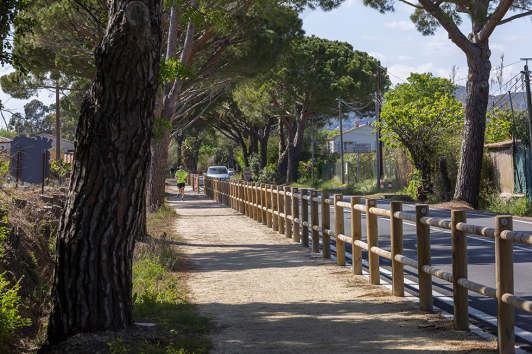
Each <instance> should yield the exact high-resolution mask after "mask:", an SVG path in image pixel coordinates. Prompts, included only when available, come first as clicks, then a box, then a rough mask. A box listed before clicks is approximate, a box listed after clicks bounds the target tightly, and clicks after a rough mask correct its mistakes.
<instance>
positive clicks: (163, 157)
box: [147, 129, 170, 212]
mask: <svg viewBox="0 0 532 354" xmlns="http://www.w3.org/2000/svg"><path fill="white" fill-rule="evenodd" d="M169 145H170V132H169V131H168V130H167V129H165V131H164V134H163V136H162V137H160V138H158V139H157V140H156V141H155V144H154V145H153V146H152V147H151V151H150V154H151V163H150V170H149V174H148V191H149V193H148V203H147V204H148V210H149V211H151V212H153V211H156V210H158V209H159V208H160V207H161V206H162V205H163V203H164V191H165V182H166V181H165V180H166V165H167V162H168V146H169Z"/></svg>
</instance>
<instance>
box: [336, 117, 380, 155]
mask: <svg viewBox="0 0 532 354" xmlns="http://www.w3.org/2000/svg"><path fill="white" fill-rule="evenodd" d="M374 129H375V128H374V127H373V126H372V125H369V124H363V125H360V126H358V124H355V127H354V128H352V129H349V130H346V131H344V133H343V140H344V150H345V149H346V147H347V146H348V145H353V144H371V150H376V149H377V136H376V135H371V133H372V132H373V130H374ZM327 144H328V150H329V152H330V153H334V152H340V134H336V135H333V136H331V137H329V138H327Z"/></svg>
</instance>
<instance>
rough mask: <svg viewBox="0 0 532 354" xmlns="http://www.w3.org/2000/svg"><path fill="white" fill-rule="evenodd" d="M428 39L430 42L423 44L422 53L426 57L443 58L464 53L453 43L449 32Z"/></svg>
mask: <svg viewBox="0 0 532 354" xmlns="http://www.w3.org/2000/svg"><path fill="white" fill-rule="evenodd" d="M425 38H427V37H425ZM428 38H430V39H429V40H428V41H426V42H424V43H422V44H421V49H422V50H421V52H422V53H423V54H425V55H426V56H438V57H440V58H441V57H452V56H456V55H460V54H462V51H461V50H460V49H459V48H458V47H457V46H456V44H454V43H453V42H451V40H450V39H449V37H448V35H447V32H445V33H436V34H435V35H434V36H431V37H428Z"/></svg>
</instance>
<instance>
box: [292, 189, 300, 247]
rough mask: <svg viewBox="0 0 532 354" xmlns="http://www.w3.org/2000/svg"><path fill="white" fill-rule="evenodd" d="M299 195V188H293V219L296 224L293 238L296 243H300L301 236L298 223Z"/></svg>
mask: <svg viewBox="0 0 532 354" xmlns="http://www.w3.org/2000/svg"><path fill="white" fill-rule="evenodd" d="M296 194H297V188H292V217H293V218H294V220H293V221H294V222H293V223H292V224H293V225H294V229H293V232H292V238H293V239H294V242H299V241H300V236H299V235H300V234H299V224H300V223H298V222H296V219H299V199H298V198H297V197H296Z"/></svg>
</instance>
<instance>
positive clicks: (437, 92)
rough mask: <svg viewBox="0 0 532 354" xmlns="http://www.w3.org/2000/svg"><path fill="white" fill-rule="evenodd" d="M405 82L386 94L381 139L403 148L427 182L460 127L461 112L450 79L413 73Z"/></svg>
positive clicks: (460, 105) (460, 106) (461, 109)
mask: <svg viewBox="0 0 532 354" xmlns="http://www.w3.org/2000/svg"><path fill="white" fill-rule="evenodd" d="M407 80H408V83H404V84H399V85H397V86H396V87H395V88H394V89H391V90H389V91H388V92H387V93H386V95H385V103H384V105H383V107H382V119H383V120H382V122H381V123H380V127H381V129H382V134H383V140H385V141H386V142H387V143H388V144H389V145H392V146H394V145H397V144H400V145H401V146H402V147H403V148H404V149H406V150H407V151H408V153H409V157H410V160H411V162H412V164H413V165H414V167H415V168H416V169H417V170H418V171H419V173H420V176H419V177H420V179H426V180H429V181H430V180H431V178H432V176H431V174H432V172H433V170H434V167H435V163H436V161H437V160H438V159H439V157H440V156H441V153H442V149H443V146H444V145H445V144H446V142H447V140H448V138H449V137H451V136H453V135H455V134H456V131H457V129H458V130H459V129H460V127H461V124H462V121H463V114H464V111H463V107H462V103H461V102H459V101H458V100H457V99H456V98H455V97H454V96H453V95H452V92H453V91H454V90H455V89H456V87H455V86H453V84H452V83H451V82H450V80H447V79H441V78H436V77H433V76H432V74H430V73H427V74H415V73H412V74H411V75H410V76H409V77H408V79H407ZM429 184H430V182H429Z"/></svg>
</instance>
